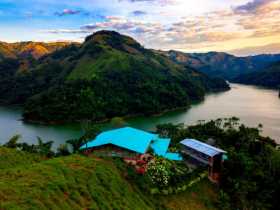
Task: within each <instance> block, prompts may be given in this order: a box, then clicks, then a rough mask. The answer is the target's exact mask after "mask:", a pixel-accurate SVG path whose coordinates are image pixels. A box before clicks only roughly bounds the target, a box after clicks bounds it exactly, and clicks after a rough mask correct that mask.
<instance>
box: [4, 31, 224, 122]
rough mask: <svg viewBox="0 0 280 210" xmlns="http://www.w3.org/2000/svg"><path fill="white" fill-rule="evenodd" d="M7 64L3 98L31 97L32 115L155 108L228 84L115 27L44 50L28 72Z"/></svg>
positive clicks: (103, 114) (61, 116) (97, 115)
mask: <svg viewBox="0 0 280 210" xmlns="http://www.w3.org/2000/svg"><path fill="white" fill-rule="evenodd" d="M2 69H3V70H1V64H0V76H1V71H2V74H5V75H7V74H9V76H8V77H7V76H6V77H3V78H5V79H4V82H3V84H5V85H0V101H2V102H4V101H5V102H7V101H8V102H9V103H26V106H25V113H24V118H25V119H26V120H29V121H44V122H64V121H79V120H85V119H86V120H93V121H101V120H104V119H109V118H112V117H114V116H125V115H135V114H136V115H137V114H154V113H160V112H162V111H165V110H168V109H173V108H178V107H184V106H187V105H189V104H190V103H191V102H192V101H195V100H201V99H203V97H204V95H205V93H206V92H209V91H217V90H227V89H228V88H229V87H228V85H227V84H226V83H225V81H223V80H219V79H210V78H208V77H207V76H206V75H204V74H202V73H199V72H197V71H196V70H194V69H191V68H186V67H184V66H182V65H179V64H176V63H175V62H173V61H172V60H171V59H169V58H168V57H166V56H163V55H160V54H157V53H154V52H153V51H151V50H147V49H145V48H143V47H142V46H141V45H140V44H139V43H138V42H136V41H135V40H133V39H132V38H130V37H128V36H123V35H121V34H119V33H117V32H112V31H100V32H97V33H95V34H93V35H91V36H89V37H87V38H86V40H85V42H84V43H83V44H82V45H81V46H77V45H71V46H68V47H65V48H63V49H61V50H58V51H56V52H54V53H52V54H50V55H49V56H44V57H43V58H41V59H39V60H38V61H37V63H36V64H34V67H33V68H32V69H30V70H29V71H27V72H25V71H23V72H15V71H13V70H11V71H9V72H10V73H8V72H7V70H6V69H7V68H5V67H3V68H2ZM0 84H1V83H0ZM7 90H9V93H7Z"/></svg>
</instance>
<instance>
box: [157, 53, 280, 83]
mask: <svg viewBox="0 0 280 210" xmlns="http://www.w3.org/2000/svg"><path fill="white" fill-rule="evenodd" d="M162 53H163V54H165V55H166V56H168V57H170V58H171V59H172V60H173V61H175V62H177V63H180V64H182V65H186V66H190V67H193V68H196V69H198V70H199V71H201V72H203V73H205V74H207V75H208V76H211V77H212V76H215V77H222V78H224V79H226V80H233V79H234V78H235V77H238V76H239V75H242V74H248V73H252V72H257V71H260V70H262V69H263V68H265V67H267V66H269V65H270V64H272V63H273V62H276V61H280V54H260V55H256V56H246V57H238V56H235V55H231V54H229V53H225V52H215V51H213V52H208V53H183V52H180V51H174V50H171V51H167V52H162Z"/></svg>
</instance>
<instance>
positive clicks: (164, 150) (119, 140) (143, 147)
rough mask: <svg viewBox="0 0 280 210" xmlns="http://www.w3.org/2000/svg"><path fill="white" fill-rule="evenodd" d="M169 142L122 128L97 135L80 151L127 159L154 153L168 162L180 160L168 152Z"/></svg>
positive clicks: (155, 136) (148, 133)
mask: <svg viewBox="0 0 280 210" xmlns="http://www.w3.org/2000/svg"><path fill="white" fill-rule="evenodd" d="M170 141H171V140H170V139H168V138H160V137H159V135H157V134H153V133H150V132H146V131H143V130H139V129H135V128H131V127H124V128H118V129H114V130H109V131H105V132H103V133H101V134H99V135H98V136H97V137H96V138H95V139H93V140H91V141H89V142H87V143H86V144H84V145H83V146H82V147H81V148H80V150H82V151H83V152H84V153H85V154H95V155H98V156H113V157H122V158H127V159H129V158H134V157H136V156H139V155H144V154H146V153H154V154H155V155H157V156H161V157H164V158H167V159H169V160H177V161H179V160H182V157H181V155H180V154H179V153H170V152H168V148H169V145H170Z"/></svg>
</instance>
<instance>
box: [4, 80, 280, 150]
mask: <svg viewBox="0 0 280 210" xmlns="http://www.w3.org/2000/svg"><path fill="white" fill-rule="evenodd" d="M21 112H22V110H21V108H15V107H0V144H2V143H4V142H6V141H7V140H8V139H9V138H10V137H12V136H13V135H15V134H20V135H21V136H22V141H25V142H28V143H36V137H37V136H39V137H41V138H42V139H43V140H45V141H48V140H52V141H54V146H55V147H57V146H58V145H59V144H62V143H64V142H65V141H66V140H68V139H72V138H76V137H79V136H80V135H81V134H82V129H81V126H80V125H79V124H71V125H48V126H45V125H34V124H27V123H24V122H22V121H21V120H20V118H21ZM232 116H236V117H238V118H240V119H241V122H242V123H245V124H246V125H249V126H257V125H258V124H259V123H261V124H262V125H263V135H265V136H270V137H272V138H274V139H275V140H276V141H277V142H278V143H280V99H279V97H278V91H276V90H269V89H264V88H258V87H254V86H246V85H239V84H231V90H230V91H227V92H222V93H215V94H209V95H207V96H206V97H205V100H204V101H202V102H201V103H198V104H195V105H192V106H191V108H190V109H188V110H181V111H174V112H168V113H165V114H163V115H161V116H152V117H135V118H131V119H129V120H127V123H128V124H129V125H130V126H133V127H136V128H141V129H146V130H153V129H154V128H155V126H156V125H157V124H160V123H169V122H170V123H185V124H188V125H190V124H194V123H196V122H197V121H198V120H210V119H216V118H225V117H232Z"/></svg>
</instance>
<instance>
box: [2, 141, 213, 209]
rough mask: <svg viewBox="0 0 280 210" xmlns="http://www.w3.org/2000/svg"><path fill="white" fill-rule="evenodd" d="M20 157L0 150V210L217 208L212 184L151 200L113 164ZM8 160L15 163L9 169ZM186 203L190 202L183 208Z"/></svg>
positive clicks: (79, 158)
mask: <svg viewBox="0 0 280 210" xmlns="http://www.w3.org/2000/svg"><path fill="white" fill-rule="evenodd" d="M17 153H18V151H16V150H14V149H7V148H3V147H0V154H1V156H2V155H5V157H6V158H5V159H0V168H1V170H0V209H3V210H12V209H21V210H25V209H26V210H33V209H34V210H37V209H42V210H44V209H62V210H64V209H75V210H79V209H92V210H95V209H98V210H103V209H104V210H105V209H106V210H107V209H122V210H125V209H131V210H138V209H139V210H143V209H145V210H149V209H158V210H160V209H170V210H179V209H180V210H195V209H197V207H199V208H200V209H203V210H214V209H215V208H214V203H215V202H216V199H217V193H216V191H215V188H214V187H213V186H212V185H211V184H210V183H208V182H201V183H200V184H198V185H196V186H195V187H194V188H191V189H190V190H189V191H188V192H184V193H182V194H179V195H172V196H169V197H168V199H167V198H166V197H165V196H159V197H153V196H152V195H147V194H146V193H143V192H142V191H140V190H139V189H138V188H137V187H136V185H135V184H134V183H132V182H129V180H126V177H125V172H124V171H120V169H118V168H116V167H115V165H114V164H113V162H112V161H111V160H102V159H97V158H93V157H91V158H88V157H84V156H81V155H71V156H67V157H59V158H53V159H50V160H43V159H41V160H40V161H39V160H38V156H37V155H34V154H28V153H25V152H20V155H15V154H17ZM1 156H0V157H1ZM20 156H21V158H20ZM32 156H34V157H32ZM7 157H9V158H7ZM29 158H30V160H28V159H29ZM7 161H8V162H9V163H11V164H8V165H9V167H8V166H7V165H6V162H7ZM3 165H6V167H2V166H3ZM182 199H185V200H186V201H188V202H183V203H182Z"/></svg>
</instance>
